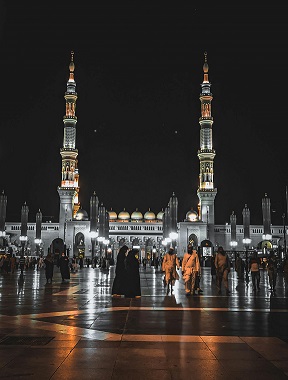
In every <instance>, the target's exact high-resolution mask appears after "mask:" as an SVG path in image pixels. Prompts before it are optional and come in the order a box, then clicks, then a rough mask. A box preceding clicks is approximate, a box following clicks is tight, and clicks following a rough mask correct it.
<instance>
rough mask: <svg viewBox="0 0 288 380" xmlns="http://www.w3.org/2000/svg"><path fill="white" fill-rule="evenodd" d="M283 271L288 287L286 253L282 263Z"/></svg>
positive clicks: (287, 256)
mask: <svg viewBox="0 0 288 380" xmlns="http://www.w3.org/2000/svg"><path fill="white" fill-rule="evenodd" d="M282 272H283V277H284V280H285V284H286V286H287V287H288V254H287V253H286V256H285V259H284V260H283V264H282Z"/></svg>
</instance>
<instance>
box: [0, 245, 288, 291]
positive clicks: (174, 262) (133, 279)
mask: <svg viewBox="0 0 288 380" xmlns="http://www.w3.org/2000/svg"><path fill="white" fill-rule="evenodd" d="M139 253H140V252H139V249H135V248H132V249H129V248H128V246H127V245H123V246H122V247H121V248H120V249H119V252H118V255H117V260H116V266H115V277H114V280H113V284H112V296H113V297H121V296H124V297H127V298H138V297H141V286H140V273H139V269H140V264H142V266H143V269H144V270H145V269H146V266H147V261H148V260H147V259H146V258H143V259H142V261H141V259H140V257H139ZM84 263H85V265H86V266H87V267H89V266H90V265H91V267H93V268H96V267H99V268H100V269H103V270H107V269H108V271H109V267H110V265H111V264H112V265H113V264H114V261H113V263H112V262H111V260H110V259H107V258H101V260H99V259H96V258H94V260H90V259H88V260H87V258H86V259H85V261H84V257H83V256H81V257H76V256H75V255H74V256H73V257H72V258H69V257H68V256H67V255H66V253H64V252H62V253H61V255H57V259H56V261H55V255H53V254H52V253H50V252H48V254H47V256H45V257H42V256H41V257H38V258H35V257H34V258H32V257H28V256H20V258H16V256H15V254H12V255H11V257H10V255H2V257H1V258H0V273H3V274H8V273H9V272H11V273H14V272H15V271H18V269H20V273H21V275H23V273H24V270H29V269H32V270H35V269H36V270H40V269H41V268H44V270H45V275H46V281H47V284H49V283H52V280H53V274H54V267H55V265H56V266H57V267H58V268H59V271H60V274H61V277H62V282H63V283H64V282H65V281H66V280H69V279H70V273H76V272H77V271H78V269H82V268H83V267H84ZM279 264H280V263H279V261H278V257H277V255H276V254H275V252H274V251H273V250H271V252H270V253H269V256H268V257H267V259H266V261H265V269H266V270H267V276H268V281H269V286H270V291H271V292H272V293H275V291H276V282H277V276H278V273H279V271H281V272H283V276H284V279H285V282H286V285H287V287H288V255H287V256H286V257H285V258H284V260H283V262H282V263H281V266H280V265H279ZM150 265H151V266H152V265H153V266H154V267H155V269H156V270H158V267H160V271H162V272H163V285H164V287H165V288H166V295H169V293H171V294H172V293H173V287H174V285H175V282H176V281H177V280H179V279H180V276H179V274H180V273H181V276H182V280H183V282H184V291H185V294H186V296H191V295H192V296H193V295H195V294H196V292H197V294H202V293H203V290H202V289H201V287H200V282H201V264H200V259H199V255H198V251H197V249H196V247H193V245H192V244H188V246H187V251H186V252H185V253H184V256H183V259H182V260H181V259H180V258H178V256H177V254H176V252H175V250H174V249H173V248H172V247H171V248H169V249H168V251H167V252H166V253H165V254H164V255H163V257H162V258H158V257H155V258H154V259H153V261H150ZM232 267H234V270H235V272H236V273H237V278H238V280H239V281H245V282H246V283H247V284H248V282H249V280H250V278H251V282H252V289H253V291H254V292H255V293H256V292H259V291H260V277H261V275H260V273H261V269H264V268H263V261H262V262H261V261H260V259H259V257H258V253H257V251H254V252H253V253H252V254H251V255H250V257H249V259H248V260H243V259H242V258H241V257H240V255H239V253H237V254H236V258H235V261H234V264H232V262H231V260H230V258H229V255H228V254H227V253H226V252H225V250H224V249H223V247H221V246H220V247H218V249H217V251H216V252H215V254H213V256H212V257H211V279H212V280H214V277H215V281H216V287H217V294H218V295H220V294H222V291H225V294H226V295H229V294H230V293H231V290H230V287H229V274H230V271H231V268H232ZM262 272H263V271H262Z"/></svg>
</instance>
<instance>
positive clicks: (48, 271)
mask: <svg viewBox="0 0 288 380" xmlns="http://www.w3.org/2000/svg"><path fill="white" fill-rule="evenodd" d="M44 263H45V275H46V280H47V284H49V283H50V284H51V283H52V278H53V272H54V260H53V256H52V254H51V253H50V252H48V254H47V256H46V257H45V259H44Z"/></svg>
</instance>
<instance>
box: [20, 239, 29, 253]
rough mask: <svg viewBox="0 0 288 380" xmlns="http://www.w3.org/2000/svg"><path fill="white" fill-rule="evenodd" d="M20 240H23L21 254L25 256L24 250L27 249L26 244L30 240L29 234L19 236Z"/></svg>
mask: <svg viewBox="0 0 288 380" xmlns="http://www.w3.org/2000/svg"><path fill="white" fill-rule="evenodd" d="M19 240H20V242H21V256H24V251H25V244H26V242H27V240H28V237H27V236H22V235H21V236H20V237H19Z"/></svg>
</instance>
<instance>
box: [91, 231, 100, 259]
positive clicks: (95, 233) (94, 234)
mask: <svg viewBox="0 0 288 380" xmlns="http://www.w3.org/2000/svg"><path fill="white" fill-rule="evenodd" d="M89 234H90V238H91V245H92V252H91V255H92V260H93V259H94V253H95V244H96V239H97V237H98V232H97V231H90V233H89Z"/></svg>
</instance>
